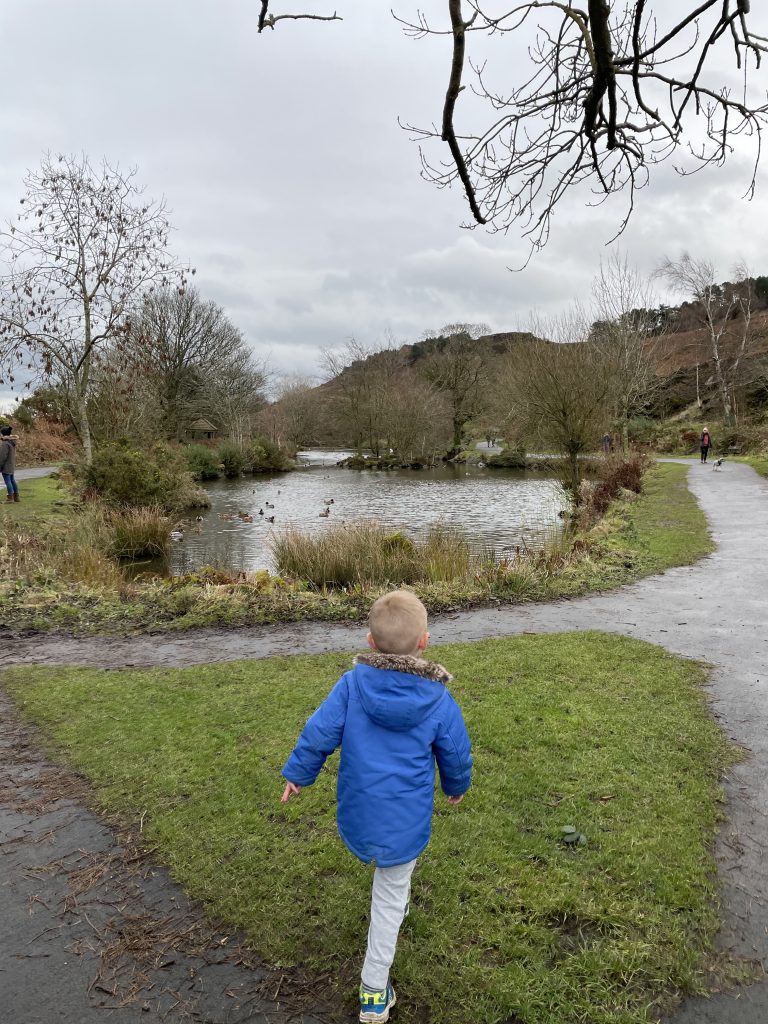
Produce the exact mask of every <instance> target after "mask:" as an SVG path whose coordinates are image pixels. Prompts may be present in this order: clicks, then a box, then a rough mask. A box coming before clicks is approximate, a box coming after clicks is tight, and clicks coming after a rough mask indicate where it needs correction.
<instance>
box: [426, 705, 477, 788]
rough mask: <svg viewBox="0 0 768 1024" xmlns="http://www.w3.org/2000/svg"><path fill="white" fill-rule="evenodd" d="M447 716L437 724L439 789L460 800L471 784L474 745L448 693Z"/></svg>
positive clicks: (435, 746) (436, 742)
mask: <svg viewBox="0 0 768 1024" xmlns="http://www.w3.org/2000/svg"><path fill="white" fill-rule="evenodd" d="M443 707H444V708H445V713H444V714H442V715H441V717H440V721H439V723H438V729H437V736H436V737H435V741H434V743H433V750H434V753H435V760H436V761H437V770H438V771H439V773H440V788H441V789H442V791H443V792H444V793H445V794H446V796H461V795H462V793H466V791H467V790H468V789H469V785H470V783H471V781H472V745H471V743H470V741H469V734H468V733H467V727H466V726H465V725H464V718H463V717H462V714H461V710H460V708H459V705H458V704H457V703H456V701H455V700H454V699H453V697H452V696H451V695H450V693H446V699H445V700H444V701H443Z"/></svg>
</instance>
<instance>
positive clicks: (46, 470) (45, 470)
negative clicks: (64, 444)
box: [13, 466, 59, 480]
mask: <svg viewBox="0 0 768 1024" xmlns="http://www.w3.org/2000/svg"><path fill="white" fill-rule="evenodd" d="M58 471H59V467H58V466H32V467H31V468H30V469H17V470H16V472H15V473H14V474H13V475H14V476H15V477H16V479H17V480H35V479H36V478H37V477H40V476H50V475H51V473H58Z"/></svg>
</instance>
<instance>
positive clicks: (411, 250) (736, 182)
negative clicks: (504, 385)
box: [0, 0, 768, 373]
mask: <svg viewBox="0 0 768 1024" xmlns="http://www.w3.org/2000/svg"><path fill="white" fill-rule="evenodd" d="M753 6H755V5H753ZM345 7H346V9H344V10H342V8H341V7H340V13H342V14H343V16H344V21H343V22H339V23H334V24H329V25H318V24H313V23H306V24H302V23H295V24H293V23H284V24H282V25H281V26H280V27H279V29H278V30H277V31H275V32H273V33H264V34H263V35H262V36H258V35H257V33H256V20H257V17H258V4H244V3H242V0H217V2H216V3H215V4H213V3H210V2H209V0H167V2H165V3H162V4H158V3H157V2H156V0H110V3H108V4H106V3H104V2H103V0H78V3H77V4H62V3H61V2H60V0H36V3H35V4H34V5H30V4H29V2H28V0H6V2H5V4H4V7H3V16H2V17H3V35H4V55H3V57H4V59H3V61H2V62H0V93H2V95H3V96H4V97H5V100H4V103H3V104H2V108H0V132H1V133H2V136H3V140H4V161H3V166H2V167H0V220H2V219H4V218H5V217H6V216H10V215H12V214H14V213H15V211H16V210H17V209H18V205H17V204H18V198H19V195H20V194H21V191H22V177H23V173H24V169H25V168H26V167H28V166H35V165H37V163H38V162H39V159H40V154H41V152H42V151H43V150H45V149H48V148H51V149H53V150H57V149H60V150H65V151H76V152H77V151H80V150H85V151H86V152H88V153H89V154H90V156H91V157H92V159H95V160H98V159H99V158H100V157H101V156H102V155H107V156H108V157H110V159H112V160H119V161H120V162H121V163H122V164H123V165H133V164H137V165H138V167H139V178H140V180H141V182H142V183H144V184H145V185H146V191H147V195H149V196H160V195H165V196H166V198H167V201H168V205H169V209H170V211H171V220H172V223H173V225H174V228H175V231H174V234H173V245H174V248H175V250H176V252H177V253H178V254H179V256H180V257H182V258H183V259H189V260H190V261H191V262H192V263H193V265H194V266H196V268H197V271H198V274H197V277H196V278H195V281H196V283H197V285H198V286H199V287H200V289H201V292H202V293H203V295H204V296H206V297H209V298H212V299H215V300H216V301H217V302H219V303H221V304H222V305H223V306H224V307H225V308H226V309H227V311H228V312H229V314H230V315H231V317H232V318H233V320H234V321H235V322H236V323H237V324H238V326H240V327H241V329H242V330H243V332H244V334H245V336H246V338H247V339H248V340H249V343H250V344H251V345H252V346H253V348H254V351H255V352H256V353H257V355H258V356H259V358H266V356H267V355H268V356H269V357H270V359H271V360H272V363H273V365H274V366H275V367H276V369H278V370H282V371H284V372H292V371H295V370H296V362H297V361H300V362H301V364H302V369H301V372H308V373H311V372H314V369H313V366H314V368H316V366H317V358H318V356H317V352H318V350H319V348H320V347H322V346H335V345H338V344H339V343H341V342H343V340H344V339H345V338H347V337H350V336H353V335H354V336H357V337H359V338H360V339H361V340H366V341H369V342H375V341H377V340H378V339H381V338H383V337H384V335H385V334H386V333H387V332H393V333H394V334H395V335H396V336H397V337H398V338H402V339H403V340H405V339H408V338H410V339H411V340H413V339H415V338H416V337H418V336H419V335H420V334H421V332H422V331H423V330H424V329H425V328H430V327H431V328H436V327H439V326H440V325H441V324H442V323H444V322H448V321H452V320H454V321H485V322H488V323H490V324H491V326H492V327H494V328H495V329H497V330H502V329H505V328H509V327H515V326H518V325H520V323H522V322H524V321H525V319H526V317H527V312H528V310H529V309H531V308H532V307H536V308H538V309H541V310H543V311H555V310H557V309H559V308H562V307H564V306H566V305H567V304H568V303H570V301H571V300H572V298H573V297H574V296H576V295H584V294H585V293H586V292H588V290H589V286H590V281H591V278H592V276H593V275H594V273H595V271H596V269H597V267H598V265H599V260H600V257H601V256H604V255H605V254H606V252H607V251H608V250H607V249H606V247H605V243H606V242H607V241H608V239H609V238H610V237H611V234H612V232H613V230H615V227H616V225H617V223H618V220H619V218H620V215H621V213H620V209H621V204H620V203H611V204H608V205H606V206H604V207H601V208H600V209H597V210H594V209H592V210H588V209H586V207H585V202H586V201H588V200H589V198H590V197H589V195H588V194H581V195H578V196H572V197H570V198H569V200H568V202H567V203H566V204H564V205H563V206H562V208H561V209H560V210H559V212H558V215H557V217H556V218H555V221H554V225H553V234H552V239H551V241H550V244H549V246H548V248H547V249H546V250H545V251H544V252H543V253H541V254H540V255H538V256H537V257H535V258H534V260H533V261H532V262H531V263H530V264H529V265H528V267H527V269H526V270H524V271H523V272H521V273H519V274H514V273H510V272H509V271H508V269H507V268H508V267H510V266H511V267H514V266H519V265H520V264H521V263H522V262H523V261H524V259H525V257H526V255H527V247H526V245H525V243H524V242H523V241H520V240H519V239H518V238H516V237H514V236H513V234H512V233H510V235H509V236H508V237H504V236H500V235H489V234H487V233H485V232H483V231H482V230H476V231H474V232H472V233H468V232H466V231H462V229H461V228H460V226H459V225H460V224H461V223H462V221H464V220H465V219H466V218H467V213H468V211H467V204H466V199H465V198H464V196H463V194H462V192H461V190H460V189H458V188H452V189H449V190H446V191H443V192H440V191H438V190H436V189H433V188H431V187H429V186H428V185H426V184H425V183H424V182H423V181H422V180H421V179H420V178H419V154H418V149H417V147H416V146H415V145H414V144H413V143H412V142H410V141H409V139H408V136H407V133H406V132H403V131H402V130H401V129H400V128H399V127H398V125H397V121H396V118H397V116H398V115H400V116H401V117H402V118H403V119H404V120H405V121H410V122H412V123H416V124H428V123H430V122H433V121H435V120H439V117H440V112H441V109H442V95H441V93H442V90H443V89H444V83H445V79H446V75H447V72H448V68H449V62H450V42H449V40H448V39H446V38H445V37H439V38H435V39H430V40H425V41H423V42H414V41H413V40H410V39H407V38H405V37H404V36H403V34H402V32H401V31H400V29H399V28H398V27H397V26H396V25H395V24H394V22H393V21H392V19H391V17H390V15H389V13H388V10H387V8H386V5H384V6H383V7H382V6H380V5H377V4H359V3H358V4H355V3H353V2H352V0H348V2H347V4H346V5H345ZM33 8H34V10H33ZM680 8H681V0H670V2H669V3H668V4H667V5H666V8H665V16H667V14H668V16H669V17H672V16H673V14H674V12H675V11H676V10H679V9H680ZM409 9H410V8H409V7H407V8H406V10H404V11H402V12H401V13H404V14H407V13H408V10H409ZM440 16H441V17H442V14H441V15H440ZM107 44H108V45H107ZM506 45H507V44H506V43H505V51H504V52H505V54H506V55H507V56H509V54H510V53H511V52H512V51H511V50H509V49H507V48H506ZM507 66H509V65H507ZM31 67H33V68H34V74H29V68H31ZM504 70H505V69H504V68H503V67H502V66H498V76H497V77H498V79H499V83H500V84H501V85H502V86H504V85H505V84H508V83H504V82H502V81H501V79H502V77H503V74H504ZM20 83H23V87H21V86H20ZM474 116H475V115H474V111H473V106H472V101H471V97H470V95H469V90H467V91H466V93H465V94H463V97H462V100H461V117H462V118H466V121H467V122H469V121H470V120H471V119H472V118H473V117H474ZM444 149H445V147H444V145H443V144H441V143H439V142H436V143H432V144H430V145H429V146H428V150H427V151H428V155H429V156H430V157H431V158H434V159H441V158H443V157H444V155H445V153H444ZM745 171H748V168H747V162H746V157H744V158H743V159H742V158H741V156H740V154H737V160H736V161H733V162H732V163H731V164H730V165H729V166H728V167H727V168H726V169H725V170H724V171H723V172H714V171H713V172H711V173H707V174H705V175H701V176H697V177H696V178H692V179H684V180H682V181H681V179H679V178H677V177H676V176H675V175H674V174H673V173H672V171H671V168H670V167H661V168H655V169H654V177H653V182H652V185H651V186H650V188H649V189H648V190H646V191H644V192H642V193H641V194H640V195H639V196H638V202H637V210H636V213H635V217H634V219H633V220H632V222H631V225H630V228H629V229H628V231H627V232H626V233H625V235H624V236H623V237H622V238H621V239H620V240H619V242H618V243H617V244H619V245H620V246H621V247H622V249H623V250H624V251H626V252H627V254H628V256H629V257H630V259H634V260H635V261H636V262H637V263H638V265H640V267H641V269H643V270H651V269H652V267H653V265H654V263H655V261H657V260H658V258H659V256H660V255H661V253H662V252H664V251H667V252H670V254H674V253H675V252H676V251H678V250H679V249H681V248H688V249H690V250H691V251H703V250H705V249H706V250H707V252H708V253H710V254H711V255H713V256H716V257H717V259H718V261H721V260H722V265H723V266H724V267H726V268H727V267H728V266H730V264H731V262H733V258H734V256H735V255H737V254H738V252H739V251H742V250H743V251H744V255H746V256H747V257H748V258H750V259H752V260H753V261H754V262H755V264H756V266H757V265H759V260H760V258H761V252H760V246H761V235H762V232H761V231H760V229H759V225H761V224H762V223H764V222H765V221H766V219H768V195H767V193H766V189H765V184H766V176H765V174H761V190H760V192H759V195H758V198H757V199H756V200H755V202H754V203H753V204H751V205H749V204H746V203H743V202H741V201H740V200H739V198H738V196H739V195H740V194H741V192H743V189H744V187H746V182H745V180H744V174H745ZM747 180H748V179H747ZM726 272H727V269H726V270H724V273H726Z"/></svg>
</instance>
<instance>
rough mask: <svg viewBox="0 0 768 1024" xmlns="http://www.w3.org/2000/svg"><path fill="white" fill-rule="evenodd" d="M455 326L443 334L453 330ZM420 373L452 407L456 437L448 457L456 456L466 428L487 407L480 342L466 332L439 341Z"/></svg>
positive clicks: (485, 375)
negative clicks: (450, 455)
mask: <svg viewBox="0 0 768 1024" xmlns="http://www.w3.org/2000/svg"><path fill="white" fill-rule="evenodd" d="M453 326H456V325H447V327H445V328H443V330H452V328H453ZM461 326H462V327H466V326H469V325H464V324H462V325H461ZM483 326H485V325H483ZM420 371H421V373H422V374H423V375H424V377H425V378H426V379H427V380H428V381H429V382H430V383H431V384H432V386H433V387H434V388H435V389H436V390H437V391H438V392H440V393H441V394H442V395H444V396H445V398H446V400H447V402H448V404H449V406H450V410H451V420H452V423H453V437H452V439H451V452H450V453H449V454H456V453H457V452H458V451H460V450H461V446H462V439H463V435H464V428H465V426H466V425H467V423H469V422H470V420H472V419H474V418H475V417H476V416H478V415H480V414H481V413H482V412H483V411H484V409H485V408H486V406H487V404H488V373H487V365H486V360H485V358H484V356H483V352H482V351H481V349H479V348H478V345H477V339H476V338H473V337H472V336H471V335H470V334H469V333H468V332H467V331H466V330H463V331H462V332H461V333H458V334H452V335H450V336H448V337H441V338H438V339H436V340H435V342H434V349H433V351H432V352H431V353H429V354H428V355H427V356H426V357H425V358H424V361H423V364H422V365H421V367H420Z"/></svg>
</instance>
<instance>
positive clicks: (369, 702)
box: [352, 652, 452, 732]
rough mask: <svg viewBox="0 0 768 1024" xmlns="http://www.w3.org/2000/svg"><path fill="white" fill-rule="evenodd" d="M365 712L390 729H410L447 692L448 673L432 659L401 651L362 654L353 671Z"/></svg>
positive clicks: (400, 730) (432, 708)
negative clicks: (395, 652) (404, 653)
mask: <svg viewBox="0 0 768 1024" xmlns="http://www.w3.org/2000/svg"><path fill="white" fill-rule="evenodd" d="M352 675H353V677H354V680H355V683H356V689H357V694H358V696H359V698H360V703H361V704H362V705H363V709H364V710H365V713H366V715H368V717H369V718H370V719H371V721H372V722H375V723H376V724H377V725H380V726H383V727H384V728H385V729H391V730H392V731H393V732H405V731H408V730H410V729H413V728H414V727H415V726H417V725H418V724H419V723H420V722H423V721H424V720H425V719H427V718H428V717H429V716H430V715H431V714H433V712H435V711H436V710H437V707H438V705H439V704H440V703H441V701H443V700H444V699H445V698H446V697H447V696H448V691H447V690H446V688H445V686H446V683H449V682H450V681H451V678H452V677H451V675H450V673H449V672H446V670H445V669H444V668H443V666H442V665H437V664H436V663H435V662H432V661H424V660H423V659H422V658H415V657H413V656H412V655H403V654H379V653H377V652H374V653H372V654H361V655H358V657H357V658H355V668H354V670H353V672H352Z"/></svg>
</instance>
